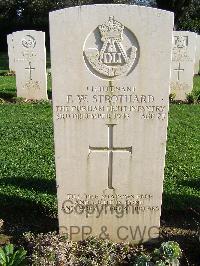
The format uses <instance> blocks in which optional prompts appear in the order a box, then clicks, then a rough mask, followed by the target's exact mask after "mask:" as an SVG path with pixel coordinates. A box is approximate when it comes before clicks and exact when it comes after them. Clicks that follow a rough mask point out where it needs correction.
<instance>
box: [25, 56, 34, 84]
mask: <svg viewBox="0 0 200 266" xmlns="http://www.w3.org/2000/svg"><path fill="white" fill-rule="evenodd" d="M25 69H26V70H29V75H30V76H29V78H30V80H32V70H35V68H34V67H32V66H31V62H30V61H29V67H26V68H25Z"/></svg>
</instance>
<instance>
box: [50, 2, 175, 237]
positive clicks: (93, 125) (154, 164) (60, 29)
mask: <svg viewBox="0 0 200 266" xmlns="http://www.w3.org/2000/svg"><path fill="white" fill-rule="evenodd" d="M160 25H162V27H160ZM172 29H173V14H172V13H170V12H166V11H161V10H158V9H153V8H146V7H139V6H129V5H96V6H95V5H93V6H82V7H73V8H69V9H64V10H59V11H55V12H52V13H50V35H51V55H52V61H51V62H52V77H53V113H54V129H55V131H54V133H55V154H56V176H57V177H56V178H57V186H58V191H57V192H58V213H59V225H60V232H61V233H67V234H68V237H69V238H70V239H74V240H79V239H82V238H84V237H85V236H86V235H87V236H88V235H89V234H92V235H95V236H98V237H100V238H101V237H102V238H104V237H106V238H110V239H113V240H115V241H122V240H126V241H132V242H139V241H141V240H143V241H145V240H149V239H150V238H154V237H157V236H158V227H159V225H160V214H161V202H162V191H163V177H164V164H165V149H166V138H167V121H168V99H169V79H170V64H171V49H172ZM140 232H141V234H142V236H141V235H140Z"/></svg>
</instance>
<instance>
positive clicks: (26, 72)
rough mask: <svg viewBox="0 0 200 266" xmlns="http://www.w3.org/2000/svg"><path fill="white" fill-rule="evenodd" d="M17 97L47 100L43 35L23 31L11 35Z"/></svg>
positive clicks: (31, 31)
mask: <svg viewBox="0 0 200 266" xmlns="http://www.w3.org/2000/svg"><path fill="white" fill-rule="evenodd" d="M13 41H14V52H15V72H16V86H17V97H22V98H26V99H34V100H42V99H47V74H46V48H45V33H44V32H41V31H35V30H24V31H17V32H14V33H13Z"/></svg>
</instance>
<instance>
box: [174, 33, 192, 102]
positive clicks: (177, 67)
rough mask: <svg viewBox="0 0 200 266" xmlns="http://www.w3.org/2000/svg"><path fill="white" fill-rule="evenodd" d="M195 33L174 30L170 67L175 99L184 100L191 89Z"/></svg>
mask: <svg viewBox="0 0 200 266" xmlns="http://www.w3.org/2000/svg"><path fill="white" fill-rule="evenodd" d="M196 40H197V34H196V33H194V32H189V31H174V38H173V54H172V68H171V93H172V94H174V95H175V100H181V101H184V100H186V95H187V94H189V93H190V92H191V91H192V88H193V77H194V64H195V53H196Z"/></svg>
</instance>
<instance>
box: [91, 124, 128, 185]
mask: <svg viewBox="0 0 200 266" xmlns="http://www.w3.org/2000/svg"><path fill="white" fill-rule="evenodd" d="M115 125H116V124H107V126H108V147H92V146H89V151H90V152H107V153H108V188H109V189H113V185H112V178H113V153H114V152H129V153H131V154H132V146H131V147H114V146H113V129H114V126H115Z"/></svg>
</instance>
